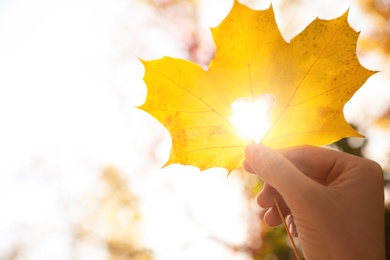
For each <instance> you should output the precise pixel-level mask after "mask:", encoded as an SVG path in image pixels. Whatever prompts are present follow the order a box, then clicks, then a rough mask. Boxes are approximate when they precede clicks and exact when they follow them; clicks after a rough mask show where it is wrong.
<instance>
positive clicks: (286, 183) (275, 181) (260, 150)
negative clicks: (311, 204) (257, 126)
mask: <svg viewBox="0 0 390 260" xmlns="http://www.w3.org/2000/svg"><path fill="white" fill-rule="evenodd" d="M245 155H246V161H245V163H244V165H246V169H247V170H249V171H251V172H253V173H255V174H256V175H258V176H259V177H260V178H261V179H262V180H263V181H264V182H266V183H268V184H269V185H271V186H272V187H274V188H275V189H276V190H277V191H278V192H279V193H280V194H281V195H282V196H283V198H284V199H285V200H289V198H291V200H294V198H297V196H301V194H302V193H303V194H310V193H306V192H309V191H306V190H307V189H311V188H313V181H312V180H311V179H310V178H309V177H307V176H306V175H305V174H304V173H303V172H301V171H300V170H299V169H298V168H297V167H295V165H294V164H292V163H291V162H290V161H289V160H288V159H287V158H285V157H284V156H283V155H282V154H281V153H279V152H278V151H276V150H273V149H271V148H269V147H267V146H265V145H263V144H256V143H252V144H250V145H248V146H247V148H246V150H245ZM248 166H249V167H248ZM286 202H287V201H286Z"/></svg>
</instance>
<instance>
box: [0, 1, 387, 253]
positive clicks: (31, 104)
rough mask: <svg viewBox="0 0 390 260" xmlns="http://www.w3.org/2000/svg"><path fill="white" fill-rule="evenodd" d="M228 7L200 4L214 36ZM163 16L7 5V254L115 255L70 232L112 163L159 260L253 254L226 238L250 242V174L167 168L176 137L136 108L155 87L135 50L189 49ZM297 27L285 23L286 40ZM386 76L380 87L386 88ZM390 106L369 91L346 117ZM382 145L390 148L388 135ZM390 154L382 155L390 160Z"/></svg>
mask: <svg viewBox="0 0 390 260" xmlns="http://www.w3.org/2000/svg"><path fill="white" fill-rule="evenodd" d="M251 2H252V4H255V3H256V2H255V1H251ZM280 3H281V1H275V2H274V5H275V8H276V7H277V6H278V5H279V6H280V5H281V4H280ZM343 3H344V2H343ZM345 3H346V2H345ZM230 6H231V2H230V1H223V0H214V1H206V0H204V1H201V9H200V10H201V12H200V16H199V17H200V19H201V24H202V25H203V26H204V28H205V34H206V35H207V33H208V31H207V26H216V25H217V24H218V22H219V21H220V20H221V19H222V18H223V17H224V16H225V15H226V13H227V12H228V10H229V8H230ZM310 8H311V9H310ZM307 9H308V10H309V9H310V10H311V11H310V14H312V11H313V10H317V12H319V10H321V11H322V12H324V16H326V15H335V13H336V14H340V11H337V10H336V11H334V10H333V9H332V10H331V8H325V7H322V8H318V6H316V7H314V6H312V5H311V4H310V5H308V7H307ZM341 9H343V7H342V8H340V10H341ZM344 10H345V8H344ZM331 11H333V12H335V13H333V14H329V13H331ZM306 12H307V10H306ZM341 13H342V12H341ZM288 17H291V16H288ZM308 17H309V16H308ZM309 18H311V17H309ZM313 18H314V17H313ZM159 19H161V18H158V17H157V16H156V14H155V13H154V11H153V10H151V9H149V8H148V7H147V6H145V5H143V4H142V1H135V0H130V1H128V0H127V1H126V0H114V1H104V0H94V1H92V0H55V1H53V0H37V1H29V0H12V1H11V0H3V1H0V123H1V127H0V158H1V162H0V207H1V209H2V213H1V214H0V258H6V257H7V256H10V255H11V254H12V253H13V252H14V250H15V249H16V248H17V247H18V246H22V247H23V248H24V250H23V251H22V252H20V257H22V258H23V257H24V258H23V259H71V258H72V257H73V256H74V255H77V256H78V257H79V259H105V257H106V256H107V251H106V249H105V248H104V247H102V246H101V245H100V244H95V243H89V242H85V243H81V244H80V245H79V246H78V247H77V248H78V249H77V250H76V251H77V252H74V250H75V249H74V248H73V247H72V241H73V240H72V239H73V238H72V231H71V229H70V227H71V224H72V223H74V222H77V221H80V220H81V219H82V215H83V214H86V213H85V212H84V211H83V210H85V211H88V204H87V206H86V207H85V208H77V209H75V207H76V206H77V205H78V203H79V202H80V200H82V199H84V198H85V197H87V196H93V195H96V196H98V195H99V194H100V193H101V192H102V190H101V186H102V184H101V178H100V175H101V173H102V171H103V169H104V167H106V166H109V165H114V166H115V167H117V168H118V169H119V170H120V171H121V172H122V173H124V174H125V178H126V179H127V180H128V182H129V186H130V187H131V189H132V190H133V191H134V192H135V193H136V195H138V196H139V198H140V201H141V204H140V208H141V211H142V214H143V216H142V217H143V222H142V225H141V227H140V233H141V234H142V245H143V246H145V247H147V248H150V249H151V250H153V251H154V252H155V255H154V256H155V259H167V260H168V259H169V260H172V259H173V260H174V259H204V255H202V254H204V252H207V255H208V256H210V257H211V256H213V257H212V258H213V259H232V260H233V259H234V260H236V259H239V260H241V259H242V260H244V259H249V257H248V256H247V255H245V254H243V253H233V252H231V250H228V249H227V247H225V246H224V245H223V244H221V243H220V242H217V241H218V239H221V240H223V241H225V242H227V243H232V244H242V243H244V242H245V239H246V234H247V233H246V232H247V228H248V219H250V217H251V215H250V213H249V212H248V207H249V206H248V205H247V204H246V203H247V201H246V200H245V199H244V195H243V194H242V190H241V189H242V186H241V185H240V179H239V178H238V177H234V175H233V176H231V177H229V178H226V171H224V170H218V169H213V170H210V171H206V172H199V171H198V170H197V169H195V168H193V167H181V166H172V167H168V168H165V169H163V170H160V167H161V166H162V165H163V164H164V162H165V160H166V159H167V156H168V153H169V145H168V143H169V138H168V134H167V132H166V130H164V129H163V127H162V126H161V125H159V124H158V123H157V122H156V121H155V120H154V119H152V118H151V117H150V116H147V115H146V114H145V113H143V112H141V111H139V110H137V109H135V108H134V106H135V105H140V104H141V103H142V102H143V99H144V97H145V94H146V90H145V86H144V84H143V82H142V76H143V68H142V66H141V64H140V62H139V61H138V60H137V56H139V57H141V58H143V59H154V58H158V57H161V56H163V55H169V56H176V57H184V56H185V55H186V54H185V53H184V52H183V50H181V49H180V44H179V43H178V42H177V39H175V38H174V36H172V35H171V34H169V33H167V32H166V31H164V29H163V28H160V27H158V26H157V25H158V24H159V23H160V22H161V21H160V20H159ZM279 19H281V18H279ZM289 23H291V21H280V24H281V25H282V27H283V24H284V25H285V26H286V28H285V31H286V35H287V33H288V32H289V28H288V26H287V25H288V24H289ZM285 37H286V38H288V37H289V36H285ZM156 39H157V40H158V45H156ZM378 78H379V79H373V81H375V80H377V81H375V82H376V83H378V81H381V84H376V83H375V84H373V85H376V86H378V85H380V86H383V85H384V84H385V83H386V81H384V80H383V77H378ZM368 94H369V95H372V98H375V99H376V100H378V99H379V100H380V101H381V102H379V101H378V102H377V103H375V104H371V105H373V106H375V109H373V110H367V109H363V108H364V107H366V106H367V99H366V98H364V97H366V95H368ZM370 97H371V96H370ZM389 101H390V95H389V91H384V90H383V88H381V87H377V88H376V89H375V91H374V92H372V91H366V90H362V92H361V93H359V95H357V98H356V100H354V102H355V104H353V103H352V102H351V104H350V105H349V106H350V107H349V108H348V109H349V112H348V116H349V118H351V120H354V121H355V122H360V123H361V124H362V125H364V122H361V120H362V119H361V118H362V117H359V116H358V113H357V112H356V111H358V112H359V113H361V111H364V112H365V113H367V114H369V113H379V112H378V111H381V109H382V110H383V105H382V106H381V105H379V103H382V102H389ZM370 111H374V112H370ZM371 116H372V115H371ZM359 120H360V121H359ZM366 120H369V119H366ZM367 131H374V130H372V129H367ZM375 135H376V134H375ZM383 135H384V136H386V133H384V134H383ZM373 140H375V139H373ZM383 140H385V141H383ZM379 141H381V144H380V145H381V146H383V149H389V148H388V147H390V141H389V138H387V139H386V138H384V139H380V140H377V142H379ZM373 143H374V141H373ZM374 144H375V143H374ZM374 144H372V145H374ZM377 145H378V144H377ZM386 145H387V148H386ZM374 150H375V149H374ZM376 151H377V150H376ZM371 154H373V153H372V152H371ZM383 154H384V153H380V152H379V153H378V154H376V155H375V154H373V155H372V156H373V157H374V159H376V158H379V159H380V160H381V162H382V164H383V165H385V164H386V163H388V162H387V161H386V160H385V158H382V157H381V155H383ZM375 156H377V157H375ZM379 159H378V160H379ZM69 205H70V206H69ZM72 205H73V206H72ZM69 208H72V210H69ZM216 209H217V210H216ZM226 227H229V228H226ZM215 238H218V239H215ZM49 243H50V244H49ZM72 259H73V258H72Z"/></svg>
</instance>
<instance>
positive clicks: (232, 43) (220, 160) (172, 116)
mask: <svg viewBox="0 0 390 260" xmlns="http://www.w3.org/2000/svg"><path fill="white" fill-rule="evenodd" d="M212 35H213V38H214V41H215V44H216V54H215V57H214V58H213V60H212V61H211V63H210V65H209V68H208V70H204V69H203V68H202V67H200V66H199V65H197V64H195V63H192V62H189V61H186V60H181V59H176V58H170V57H164V58H162V59H158V60H153V61H142V62H143V64H144V67H145V76H144V81H145V83H146V85H147V88H148V94H147V98H146V101H145V103H144V105H142V106H141V109H143V110H145V111H147V112H148V113H150V114H151V115H152V116H154V117H155V118H156V119H157V120H159V121H160V122H161V123H162V124H163V125H164V126H165V127H166V128H167V129H168V130H169V132H170V134H171V136H172V150H171V154H170V158H169V160H168V163H167V164H172V163H181V164H190V165H194V166H197V167H199V168H200V169H207V168H211V167H224V168H227V169H228V170H229V171H231V170H233V169H235V168H237V167H239V166H240V165H241V163H242V160H243V158H244V147H245V146H246V145H247V144H248V143H249V142H250V140H249V139H248V138H245V137H242V136H240V135H239V134H238V133H237V129H236V128H235V126H234V125H233V123H232V108H231V104H232V103H233V102H234V101H235V100H236V99H237V98H249V99H252V100H254V99H255V97H257V96H259V95H262V94H266V93H267V94H272V95H273V96H274V98H275V105H274V108H273V110H272V114H271V117H270V129H269V130H268V132H267V133H266V135H265V136H264V137H263V139H262V142H263V143H264V144H266V145H268V146H270V147H272V148H283V147H290V146H296V145H304V144H307V145H317V146H321V145H326V144H330V143H333V142H335V141H337V140H339V139H341V138H344V137H350V136H360V135H359V134H358V133H357V132H356V131H355V130H354V129H353V128H352V127H351V126H350V125H349V124H348V123H347V122H346V121H345V118H344V115H343V107H344V104H345V103H346V102H347V101H348V100H349V99H350V98H351V97H352V95H353V94H354V93H355V92H356V90H357V89H358V88H359V87H360V86H361V85H362V84H364V82H365V81H366V80H367V79H368V77H369V76H371V75H372V74H373V72H371V71H369V70H366V69H365V68H363V67H362V66H361V65H360V64H359V61H358V59H357V57H356V42H357V39H358V35H359V34H358V33H357V32H355V31H354V30H353V29H351V28H350V26H349V25H348V22H347V13H346V14H344V15H343V16H342V17H340V18H338V19H334V20H329V21H325V20H319V19H316V20H315V21H314V22H312V23H311V24H310V25H309V26H308V27H307V28H306V29H305V30H304V31H303V32H302V33H300V34H299V35H298V36H296V37H295V38H293V39H292V40H291V42H290V43H287V42H286V41H285V40H284V39H283V38H282V36H281V34H280V32H279V30H278V28H277V25H276V22H275V19H274V13H273V10H272V7H270V8H269V9H267V10H263V11H254V10H252V9H250V8H248V7H246V6H244V5H241V4H239V3H238V2H237V1H235V3H234V6H233V8H232V10H231V11H230V13H229V14H228V16H227V17H226V18H225V19H224V20H223V21H222V22H221V24H220V25H219V26H218V27H216V28H213V29H212Z"/></svg>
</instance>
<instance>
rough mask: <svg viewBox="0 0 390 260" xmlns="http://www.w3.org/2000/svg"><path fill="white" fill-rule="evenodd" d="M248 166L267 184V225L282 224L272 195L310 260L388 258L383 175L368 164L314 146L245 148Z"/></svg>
mask: <svg viewBox="0 0 390 260" xmlns="http://www.w3.org/2000/svg"><path fill="white" fill-rule="evenodd" d="M244 167H245V169H246V170H247V171H248V172H251V173H255V174H256V175H258V176H259V177H260V178H261V179H262V180H263V181H264V182H265V185H264V187H263V190H262V191H261V192H260V193H259V195H258V198H257V202H258V204H259V205H260V206H261V207H263V208H268V211H267V213H266V214H265V216H264V218H265V222H266V223H267V224H269V225H270V226H275V225H279V224H281V222H282V221H281V219H280V216H279V214H278V211H277V208H276V205H275V201H274V196H275V198H276V200H277V201H278V204H279V205H280V208H281V210H282V212H283V214H284V216H289V217H288V218H287V223H288V225H289V228H290V230H291V233H292V234H293V235H295V236H298V237H299V239H300V244H301V247H302V251H303V254H304V256H305V258H306V259H308V260H311V259H327V260H330V259H331V260H335V259H343V260H349V259H351V260H356V259H385V235H384V230H385V228H384V195H383V174H382V170H381V168H380V166H379V165H378V164H377V163H375V162H373V161H371V160H368V159H364V158H360V157H356V156H353V155H349V154H346V153H342V152H338V151H334V150H330V149H326V148H320V147H312V146H303V147H296V148H290V149H284V150H279V151H276V150H272V149H270V148H268V147H266V146H264V145H261V144H254V143H253V144H250V145H248V147H247V149H246V160H245V162H244Z"/></svg>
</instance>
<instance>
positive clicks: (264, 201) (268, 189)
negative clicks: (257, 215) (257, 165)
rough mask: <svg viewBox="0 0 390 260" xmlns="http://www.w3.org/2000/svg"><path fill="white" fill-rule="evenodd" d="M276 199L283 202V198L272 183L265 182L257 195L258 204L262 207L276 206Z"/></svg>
mask: <svg viewBox="0 0 390 260" xmlns="http://www.w3.org/2000/svg"><path fill="white" fill-rule="evenodd" d="M274 197H275V198H274ZM275 200H276V201H277V202H278V203H281V202H282V201H283V198H282V196H281V195H280V194H279V192H277V191H276V190H275V189H274V188H272V186H271V185H269V184H267V183H264V185H263V189H262V190H261V191H260V192H259V194H258V195H257V204H258V205H259V206H260V207H262V208H270V207H273V206H275Z"/></svg>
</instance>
